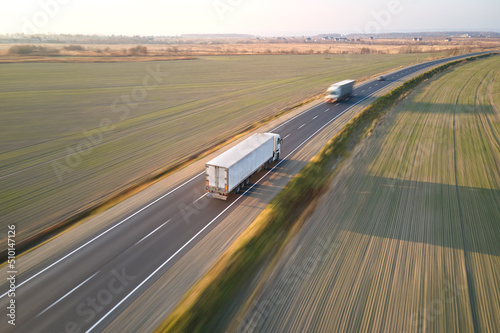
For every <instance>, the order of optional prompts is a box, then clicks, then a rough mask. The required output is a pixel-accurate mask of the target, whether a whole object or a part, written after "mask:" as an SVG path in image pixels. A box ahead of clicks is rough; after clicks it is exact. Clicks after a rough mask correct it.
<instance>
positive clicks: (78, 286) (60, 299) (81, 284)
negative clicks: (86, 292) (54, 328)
mask: <svg viewBox="0 0 500 333" xmlns="http://www.w3.org/2000/svg"><path fill="white" fill-rule="evenodd" d="M97 274H99V271H97V273H94V274H93V275H92V276H91V277H89V278H88V279H87V280H85V281H83V282H82V283H80V284H79V285H77V286H76V287H75V288H73V289H71V290H70V291H68V292H67V293H66V294H65V295H64V296H63V297H61V298H59V299H58V300H57V301H55V302H54V303H52V305H51V306H49V307H48V308H46V309H45V310H43V311H42V312H40V313H39V314H37V315H36V317H35V318H38V317H39V316H41V315H42V314H44V313H45V312H46V311H47V310H49V309H50V308H51V307H53V306H54V305H56V304H57V303H59V302H60V301H62V300H63V299H64V298H66V297H67V296H68V295H69V294H71V293H72V292H73V291H75V290H77V289H78V288H80V287H81V286H83V285H84V284H85V283H86V282H87V281H88V280H90V279H92V278H93V277H94V276H96V275H97Z"/></svg>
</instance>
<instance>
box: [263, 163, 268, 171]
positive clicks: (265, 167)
mask: <svg viewBox="0 0 500 333" xmlns="http://www.w3.org/2000/svg"><path fill="white" fill-rule="evenodd" d="M267 169H269V168H268V167H267V162H266V164H264V170H267Z"/></svg>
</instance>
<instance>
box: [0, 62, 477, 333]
mask: <svg viewBox="0 0 500 333" xmlns="http://www.w3.org/2000/svg"><path fill="white" fill-rule="evenodd" d="M467 56H470V55H467ZM461 57H465V56H458V57H453V58H446V59H440V60H435V61H431V62H427V63H423V64H418V65H415V66H411V67H407V68H403V69H401V70H398V71H395V72H392V73H390V74H387V75H386V76H385V77H386V80H385V81H377V80H373V81H369V82H366V83H364V84H362V85H360V86H357V87H356V88H355V89H354V94H353V96H352V97H351V98H349V99H348V100H347V101H345V102H342V103H335V104H325V103H320V104H318V105H316V106H314V107H312V108H310V109H307V110H306V111H304V112H302V113H300V114H298V115H296V116H294V117H293V118H291V119H288V120H287V121H285V122H283V123H282V124H280V125H278V126H277V127H275V128H274V130H273V131H274V132H276V133H279V134H280V135H281V137H282V138H283V139H284V142H283V145H282V153H281V157H282V159H281V160H280V162H279V163H277V164H276V165H275V166H274V168H273V169H272V170H270V171H261V172H260V173H258V174H257V175H256V176H254V177H253V179H252V181H251V184H250V186H249V187H247V188H245V192H244V193H243V194H241V195H235V194H233V195H231V196H230V198H229V199H228V200H227V201H221V200H216V199H213V198H210V197H208V196H207V195H205V194H204V185H205V181H204V170H203V169H200V170H198V171H197V172H195V173H193V174H192V175H191V176H190V177H188V179H187V180H186V181H183V182H182V183H180V184H177V185H176V186H173V187H172V188H171V189H169V190H167V191H166V192H165V193H163V194H162V195H161V196H159V197H157V198H156V199H154V200H152V201H151V202H150V203H148V204H147V205H145V206H143V207H142V208H140V209H139V210H136V211H132V212H129V213H128V214H127V215H125V216H124V217H122V218H120V219H117V220H116V221H114V222H113V223H112V224H111V226H109V227H107V228H106V229H104V230H99V231H98V232H96V233H95V234H94V235H92V236H91V237H88V238H87V239H85V240H83V241H81V242H79V243H77V244H74V245H73V248H72V249H71V250H69V251H67V250H65V251H64V252H63V253H59V254H58V257H57V258H54V259H52V261H51V262H48V263H43V265H37V266H34V267H31V268H30V269H28V270H26V271H22V273H21V274H19V275H18V276H17V280H16V284H17V290H16V304H17V310H18V311H17V318H16V326H11V325H4V324H2V325H1V326H0V327H1V331H2V332H100V331H102V330H103V329H104V328H106V327H107V326H108V325H109V324H110V323H111V322H112V321H113V320H114V319H115V318H116V317H117V316H118V315H119V314H120V313H122V312H123V311H124V310H125V309H126V308H127V307H128V306H129V305H130V304H131V303H132V302H133V301H134V300H136V299H137V298H138V297H139V296H140V295H141V294H142V293H143V292H144V291H145V290H147V288H148V287H149V286H151V285H152V284H153V283H154V282H155V281H156V280H157V279H158V278H159V277H160V276H162V274H165V273H166V272H167V271H168V270H169V269H170V268H171V267H172V266H173V265H174V264H175V263H176V262H177V261H178V260H179V259H180V258H182V257H183V256H184V255H185V254H186V253H188V251H190V249H192V248H193V247H194V246H195V245H196V244H197V243H198V242H199V241H200V240H202V239H203V237H205V236H206V235H207V234H209V233H210V232H211V231H212V230H213V229H214V228H215V227H216V226H217V225H218V223H219V222H220V220H221V219H222V218H223V217H224V216H226V215H227V214H230V213H231V212H232V211H233V210H234V209H235V208H236V207H238V206H240V205H245V202H246V201H247V200H248V199H249V198H251V197H252V194H253V193H255V191H256V190H257V189H258V188H259V186H260V184H262V182H264V181H266V180H267V179H269V177H270V175H272V174H273V173H275V172H278V171H279V170H280V168H283V167H284V166H285V165H286V163H288V161H289V160H290V159H291V158H293V156H294V154H295V153H296V152H297V151H299V150H300V149H301V148H302V147H304V145H306V144H307V143H308V142H309V141H311V140H314V138H315V136H316V135H317V134H318V133H319V132H320V131H321V130H322V129H324V128H325V127H326V126H328V125H330V124H332V123H333V122H335V121H336V120H337V119H338V118H339V117H340V116H341V115H343V114H344V113H345V112H347V111H348V110H350V109H351V108H352V107H353V106H355V105H357V104H359V103H361V102H362V101H364V100H366V99H367V98H368V97H370V96H372V95H373V94H375V93H376V92H378V91H380V90H382V89H384V88H386V87H387V86H388V85H391V84H393V83H394V82H396V81H398V80H399V81H400V80H404V78H405V77H407V76H409V75H411V74H414V73H415V72H418V71H421V70H423V69H425V68H428V67H432V66H434V65H437V64H439V63H443V62H446V61H451V60H455V59H458V58H461ZM332 83H333V82H332ZM325 88H326V87H325ZM193 193H194V194H196V195H195V197H194V196H193ZM35 251H38V249H37V250H35ZM4 270H5V268H4ZM4 281H5V279H4ZM7 292H8V286H7V283H5V282H4V283H3V284H2V286H1V289H0V293H1V295H0V296H1V298H0V305H1V307H2V308H3V309H5V308H6V307H7V304H8V302H9V297H7Z"/></svg>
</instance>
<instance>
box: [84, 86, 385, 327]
mask: <svg viewBox="0 0 500 333" xmlns="http://www.w3.org/2000/svg"><path fill="white" fill-rule="evenodd" d="M382 89H385V87H384V88H381V89H379V90H377V91H375V92H373V93H372V94H371V95H368V96H366V97H365V98H363V99H362V100H360V101H359V102H356V103H355V104H353V105H351V106H350V107H348V108H347V109H345V110H344V111H342V112H341V113H339V114H338V115H336V116H335V117H334V118H332V119H330V120H329V121H328V122H327V123H326V124H324V125H323V126H321V127H320V128H319V129H318V130H316V131H315V132H314V133H313V134H311V135H310V136H309V137H308V138H307V139H305V140H304V141H303V142H302V143H301V144H299V145H298V146H297V147H296V148H295V149H294V150H292V151H291V152H290V153H289V154H288V155H286V156H285V158H284V159H282V160H280V161H279V162H278V163H277V164H276V165H275V166H274V167H273V168H272V169H271V170H269V171H268V172H266V173H265V174H264V175H263V176H262V177H261V178H260V179H259V180H257V181H256V182H255V183H254V184H252V186H250V187H249V188H248V189H247V190H246V191H245V192H243V193H242V194H241V195H240V196H239V197H238V198H236V200H234V201H233V202H232V203H231V204H230V205H229V206H227V207H226V208H225V209H224V210H223V211H222V212H220V213H219V214H218V215H217V216H216V217H214V218H213V219H212V221H210V222H209V223H208V224H207V225H205V226H204V227H203V228H202V229H201V230H200V231H198V232H197V233H196V235H194V236H193V237H192V238H191V239H190V240H188V241H187V242H186V243H185V244H184V245H182V246H181V247H180V248H179V249H178V250H177V251H176V252H175V253H174V254H172V255H171V256H170V257H169V258H168V259H167V260H166V261H165V262H163V264H161V265H160V266H159V267H158V268H157V269H155V270H154V271H153V273H151V274H149V275H148V277H146V279H144V280H143V281H142V282H141V283H140V284H139V285H138V286H137V287H135V288H134V289H133V290H132V291H131V292H130V293H128V294H127V296H125V297H124V298H123V299H122V300H121V301H120V302H118V303H117V304H116V305H115V306H114V307H113V308H112V309H111V310H109V311H108V312H107V313H106V314H105V315H104V316H103V317H102V318H101V319H99V320H98V321H97V322H96V323H95V324H94V325H92V327H90V328H89V329H88V330H87V331H86V333H88V332H91V331H92V330H93V329H94V328H95V327H96V326H97V325H99V324H100V323H101V322H102V321H103V320H104V319H106V317H108V316H109V315H110V314H111V313H112V312H113V311H114V310H115V309H116V308H117V307H119V306H120V305H121V304H122V303H123V302H124V301H125V300H127V298H129V297H130V296H131V295H132V294H133V293H134V292H135V291H136V290H137V289H139V288H140V287H142V286H143V285H144V284H145V283H146V282H147V281H148V280H149V279H150V278H151V277H152V276H153V275H155V274H156V273H157V272H158V271H159V270H160V269H162V268H163V267H164V266H165V265H166V264H167V263H169V262H170V260H172V259H173V258H174V257H175V256H176V255H177V254H178V253H179V252H180V251H182V250H183V249H184V248H185V247H186V246H188V245H189V244H190V243H191V242H192V241H193V240H194V239H195V238H196V237H198V235H200V234H201V233H202V232H203V231H204V230H205V229H206V228H208V227H209V226H210V225H211V224H212V223H213V222H214V221H215V220H217V219H218V218H219V217H220V216H221V215H222V214H224V213H225V212H226V211H227V210H228V209H229V208H231V207H232V206H233V205H234V204H235V203H237V202H238V200H240V199H241V198H243V195H245V194H246V193H247V192H248V191H250V190H251V189H252V188H253V187H254V186H255V185H257V184H258V183H259V182H260V181H261V180H262V179H263V178H264V177H266V176H267V175H268V174H269V173H270V172H271V171H273V170H274V169H275V168H276V167H277V166H278V165H280V164H281V163H282V162H283V161H284V160H286V158H288V156H290V155H292V154H293V153H295V151H297V149H299V148H300V147H302V146H303V145H304V144H305V143H306V142H307V141H309V140H310V139H311V138H312V137H313V136H315V135H316V134H317V133H318V132H320V131H321V130H323V128H325V127H326V126H328V125H330V124H331V123H332V122H333V121H335V120H336V119H337V118H338V117H340V116H341V115H343V114H344V113H346V112H347V111H349V110H350V109H352V108H353V107H355V106H356V105H358V104H359V103H361V102H362V101H364V100H365V99H367V98H369V97H371V96H372V95H374V94H376V93H377V92H379V91H380V90H382Z"/></svg>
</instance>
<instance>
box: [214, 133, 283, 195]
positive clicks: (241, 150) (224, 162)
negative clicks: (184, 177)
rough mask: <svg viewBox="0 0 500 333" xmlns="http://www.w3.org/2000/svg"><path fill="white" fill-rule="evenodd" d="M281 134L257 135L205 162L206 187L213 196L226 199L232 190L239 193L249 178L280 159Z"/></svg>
mask: <svg viewBox="0 0 500 333" xmlns="http://www.w3.org/2000/svg"><path fill="white" fill-rule="evenodd" d="M280 151H281V137H280V135H279V134H276V133H258V134H254V135H252V136H251V137H249V138H248V139H246V140H245V141H242V142H240V143H239V144H237V145H236V146H234V147H233V148H231V149H229V150H228V151H226V152H224V153H222V154H221V155H219V156H217V157H216V158H214V159H213V160H211V161H209V162H207V163H206V165H205V167H206V190H207V192H208V193H209V194H210V195H211V196H212V197H214V198H217V199H222V200H227V196H228V195H229V193H231V191H233V190H234V192H236V193H239V192H240V191H241V190H242V189H243V187H244V186H245V185H248V183H249V178H250V177H251V176H252V175H253V174H255V173H256V172H258V171H260V170H261V169H263V168H264V169H267V167H268V165H269V164H270V163H272V162H273V161H277V160H278V159H279V156H280Z"/></svg>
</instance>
